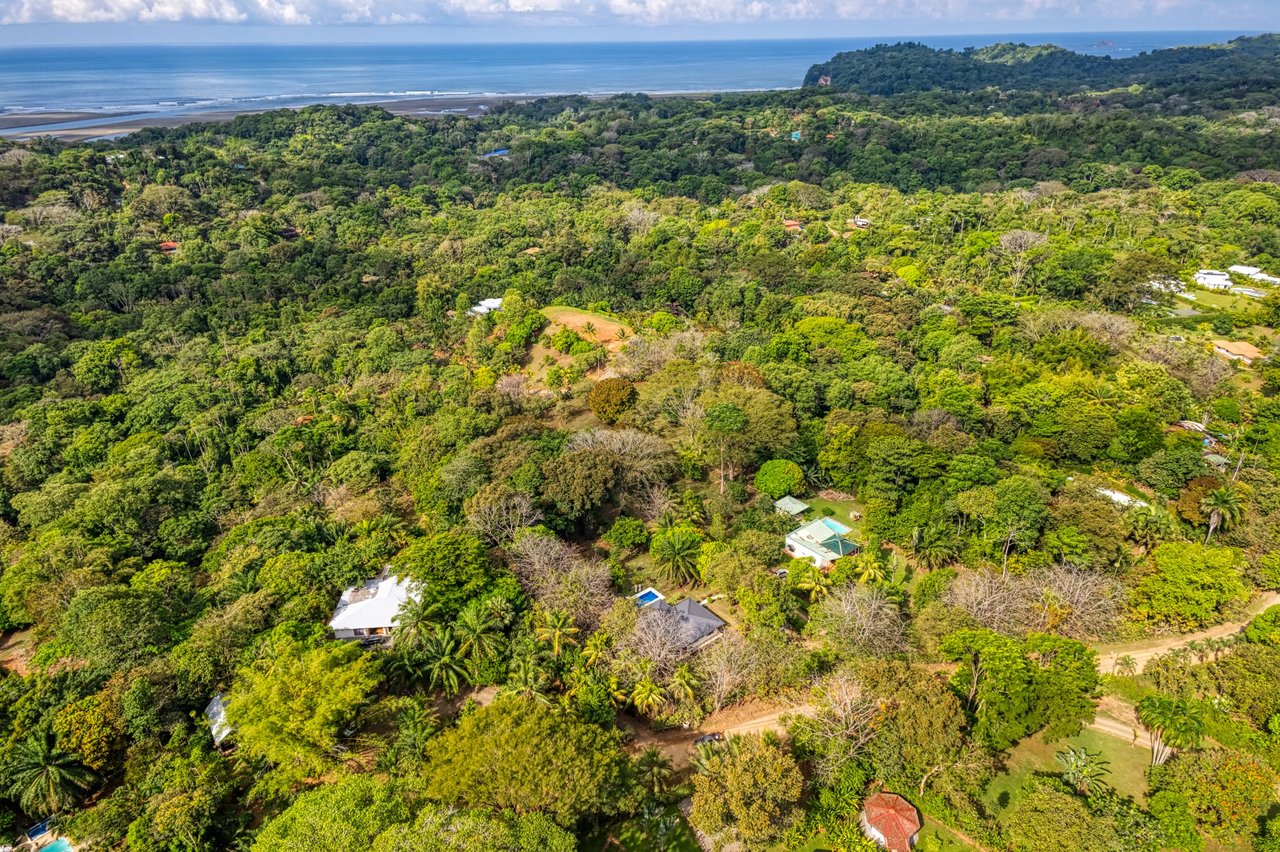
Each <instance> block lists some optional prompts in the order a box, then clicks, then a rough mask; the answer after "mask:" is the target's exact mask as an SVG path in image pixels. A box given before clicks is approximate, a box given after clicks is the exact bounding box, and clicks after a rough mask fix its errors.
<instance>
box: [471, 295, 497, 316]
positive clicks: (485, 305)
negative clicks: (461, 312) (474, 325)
mask: <svg viewBox="0 0 1280 852" xmlns="http://www.w3.org/2000/svg"><path fill="white" fill-rule="evenodd" d="M498 310H502V300H501V299H481V300H480V301H479V302H477V303H476V304H474V305H472V306H471V307H469V308H467V313H468V314H470V315H471V316H473V317H478V316H483V315H485V314H488V313H492V312H494V311H498Z"/></svg>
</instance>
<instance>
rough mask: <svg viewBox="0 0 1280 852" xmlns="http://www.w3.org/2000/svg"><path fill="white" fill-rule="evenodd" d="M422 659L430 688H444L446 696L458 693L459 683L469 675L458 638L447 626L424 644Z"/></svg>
mask: <svg viewBox="0 0 1280 852" xmlns="http://www.w3.org/2000/svg"><path fill="white" fill-rule="evenodd" d="M421 654H422V659H423V664H424V668H425V671H426V674H427V686H428V688H429V689H442V690H443V691H444V694H445V697H446V698H452V697H453V696H455V695H457V694H458V685H459V683H460V682H461V681H462V680H463V679H464V678H466V677H467V675H468V673H467V667H466V664H465V663H464V662H463V660H462V655H461V654H460V653H459V652H458V639H457V637H455V636H454V635H453V630H452V629H450V628H448V627H445V628H442V629H440V630H437V631H436V632H435V634H434V635H433V636H432V637H431V638H430V639H428V640H427V641H426V642H424V643H423V645H422V651H421Z"/></svg>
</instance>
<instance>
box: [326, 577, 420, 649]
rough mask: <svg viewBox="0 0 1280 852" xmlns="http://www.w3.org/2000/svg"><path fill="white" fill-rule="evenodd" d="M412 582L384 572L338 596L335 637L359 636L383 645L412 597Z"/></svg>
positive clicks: (332, 624)
mask: <svg viewBox="0 0 1280 852" xmlns="http://www.w3.org/2000/svg"><path fill="white" fill-rule="evenodd" d="M411 589H412V584H411V583H410V581H409V580H407V579H401V578H399V577H394V576H391V575H390V574H387V573H385V572H384V573H382V574H380V575H378V576H377V577H374V578H373V579H372V580H369V581H367V582H365V583H364V584H363V585H360V586H352V587H351V588H350V589H347V590H346V591H345V592H343V593H342V597H340V598H338V608H337V609H336V610H334V612H333V618H331V619H329V626H330V627H331V628H333V637H334V638H335V639H358V640H361V641H363V642H367V643H369V644H381V643H383V642H386V641H388V640H389V639H390V638H391V631H392V629H393V628H394V627H395V626H396V618H397V616H398V615H399V614H400V608H401V607H402V606H404V604H405V602H406V601H407V600H409V596H410V592H411Z"/></svg>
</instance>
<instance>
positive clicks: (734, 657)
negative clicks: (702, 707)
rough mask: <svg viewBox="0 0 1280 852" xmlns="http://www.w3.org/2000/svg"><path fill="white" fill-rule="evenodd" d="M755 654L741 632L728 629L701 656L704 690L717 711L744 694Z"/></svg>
mask: <svg viewBox="0 0 1280 852" xmlns="http://www.w3.org/2000/svg"><path fill="white" fill-rule="evenodd" d="M753 659H754V655H753V654H752V652H751V649H750V648H749V647H748V646H747V641H746V640H745V639H743V638H742V634H740V633H738V632H737V631H729V632H726V633H725V635H724V636H722V637H721V638H720V641H718V642H716V643H714V644H712V645H710V646H708V647H707V649H706V650H704V651H703V652H702V653H701V654H699V655H698V661H697V666H698V675H699V677H700V679H701V680H702V693H703V696H704V697H705V698H706V700H707V701H709V702H711V710H712V712H715V711H717V710H719V709H721V708H722V707H724V706H725V705H726V704H730V703H732V702H734V701H736V700H738V699H739V698H741V697H742V691H743V688H744V687H745V686H746V685H747V684H748V683H749V682H750V679H751V667H752V664H753Z"/></svg>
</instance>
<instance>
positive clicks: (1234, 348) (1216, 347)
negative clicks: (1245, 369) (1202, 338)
mask: <svg viewBox="0 0 1280 852" xmlns="http://www.w3.org/2000/svg"><path fill="white" fill-rule="evenodd" d="M1213 351H1214V353H1215V354H1217V355H1221V356H1222V357H1223V358H1226V359H1228V360H1230V361H1242V362H1244V364H1245V365H1246V366H1248V365H1249V364H1252V363H1253V362H1254V361H1257V360H1258V359H1259V358H1261V357H1263V355H1262V350H1260V349H1258V347H1256V346H1254V345H1253V344H1252V343H1245V342H1244V341H1242V340H1215V341H1213Z"/></svg>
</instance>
